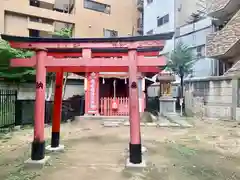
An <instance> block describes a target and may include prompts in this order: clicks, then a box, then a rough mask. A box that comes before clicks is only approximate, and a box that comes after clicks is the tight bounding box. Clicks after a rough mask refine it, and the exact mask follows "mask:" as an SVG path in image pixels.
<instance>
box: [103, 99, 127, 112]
mask: <svg viewBox="0 0 240 180" xmlns="http://www.w3.org/2000/svg"><path fill="white" fill-rule="evenodd" d="M114 100H115V101H116V102H117V106H118V108H117V109H116V110H115V109H114V108H113V107H112V104H113V102H114ZM100 115H102V116H128V115H129V98H128V97H118V98H115V99H114V97H102V98H101V99H100Z"/></svg>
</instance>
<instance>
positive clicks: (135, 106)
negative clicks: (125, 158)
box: [128, 49, 142, 164]
mask: <svg viewBox="0 0 240 180" xmlns="http://www.w3.org/2000/svg"><path fill="white" fill-rule="evenodd" d="M128 57H129V101H130V103H129V104H130V107H129V112H130V116H129V119H130V144H129V152H130V159H129V160H130V163H133V164H140V163H141V162H142V152H141V135H140V114H139V101H138V78H137V51H136V49H131V50H129V52H128Z"/></svg>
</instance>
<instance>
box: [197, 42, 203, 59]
mask: <svg viewBox="0 0 240 180" xmlns="http://www.w3.org/2000/svg"><path fill="white" fill-rule="evenodd" d="M196 52H197V58H202V57H205V45H201V46H197V47H196Z"/></svg>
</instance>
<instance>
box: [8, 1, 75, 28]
mask: <svg viewBox="0 0 240 180" xmlns="http://www.w3.org/2000/svg"><path fill="white" fill-rule="evenodd" d="M19 6H21V8H19ZM4 7H5V10H6V11H9V12H14V13H18V14H23V15H27V16H35V17H39V18H43V19H51V20H55V21H60V22H66V23H71V24H74V23H75V16H74V14H68V13H60V12H57V11H54V10H51V9H45V8H41V7H34V6H30V5H29V4H28V3H25V4H21V3H20V1H19V5H18V2H16V1H15V0H8V1H5V2H4Z"/></svg>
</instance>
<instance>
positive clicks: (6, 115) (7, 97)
mask: <svg viewBox="0 0 240 180" xmlns="http://www.w3.org/2000/svg"><path fill="white" fill-rule="evenodd" d="M16 100H17V91H14V90H5V89H4V90H3V89H0V128H7V127H11V126H14V125H15V113H16V111H15V110H16V109H15V108H16Z"/></svg>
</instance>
